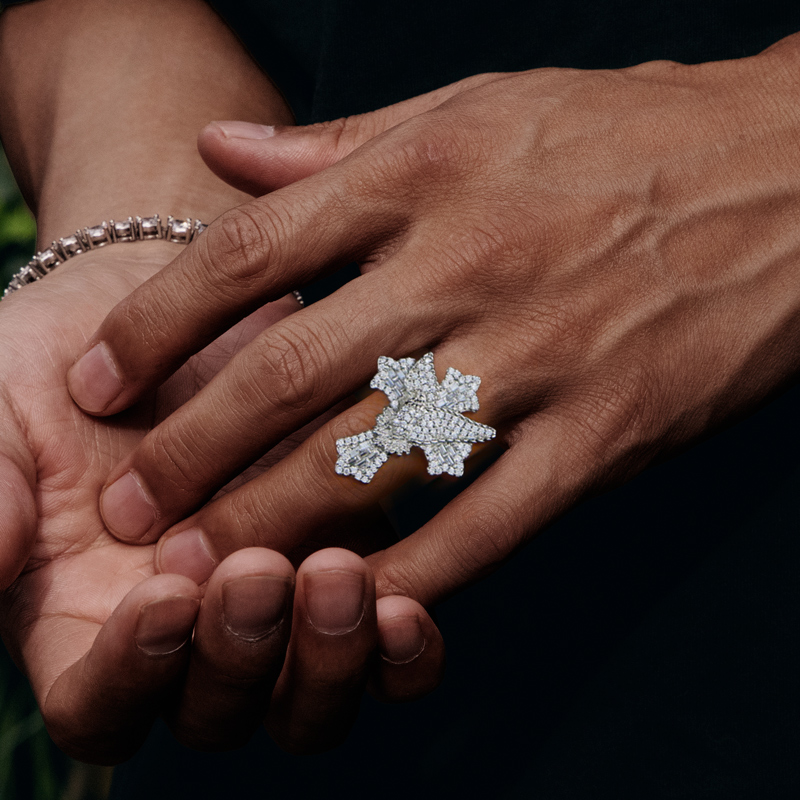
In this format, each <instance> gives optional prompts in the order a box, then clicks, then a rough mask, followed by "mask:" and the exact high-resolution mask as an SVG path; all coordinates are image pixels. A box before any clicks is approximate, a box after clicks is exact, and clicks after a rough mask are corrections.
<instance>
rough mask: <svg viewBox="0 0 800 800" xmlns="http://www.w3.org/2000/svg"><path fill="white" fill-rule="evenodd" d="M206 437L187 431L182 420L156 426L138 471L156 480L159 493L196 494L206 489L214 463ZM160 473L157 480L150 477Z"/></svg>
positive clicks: (162, 494)
mask: <svg viewBox="0 0 800 800" xmlns="http://www.w3.org/2000/svg"><path fill="white" fill-rule="evenodd" d="M201 441H202V439H201V438H200V437H197V436H194V435H192V434H191V432H190V431H187V430H185V428H184V426H183V425H181V424H180V422H179V421H176V422H168V423H166V424H163V425H161V426H159V427H158V428H156V429H154V430H153V431H152V432H151V433H150V434H149V436H148V437H147V439H146V445H145V446H144V447H143V449H142V455H143V456H144V458H142V457H141V456H140V459H139V463H138V464H136V465H135V468H136V469H137V471H139V472H140V473H141V474H143V475H144V476H147V477H145V481H146V482H147V483H148V485H150V484H151V483H154V482H155V483H156V484H157V488H158V490H159V491H158V493H159V495H161V496H162V497H163V496H164V495H165V494H170V495H175V494H179V495H182V496H185V497H192V496H195V495H196V494H197V492H198V489H201V490H202V491H204V490H205V485H203V486H199V485H198V484H199V482H202V484H205V477H206V475H207V472H208V469H209V467H210V466H211V464H210V462H209V459H208V458H207V457H206V456H205V453H204V452H203V448H202V444H201ZM154 473H155V474H156V475H157V480H156V481H149V480H148V478H149V477H150V476H151V475H153V474H154Z"/></svg>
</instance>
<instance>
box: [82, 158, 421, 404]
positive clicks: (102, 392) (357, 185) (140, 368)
mask: <svg viewBox="0 0 800 800" xmlns="http://www.w3.org/2000/svg"><path fill="white" fill-rule="evenodd" d="M357 172H359V171H357ZM368 184H369V185H368ZM371 184H374V180H373V181H369V182H368V181H366V180H363V177H362V176H361V175H360V174H355V175H351V174H350V173H349V172H347V171H344V170H336V169H334V170H331V171H330V172H328V173H326V175H325V177H322V176H319V178H314V179H310V180H309V181H306V182H303V183H302V184H295V185H293V186H289V187H286V188H285V189H283V190H281V191H280V192H276V193H274V194H272V195H269V196H267V197H264V198H259V199H256V200H253V201H251V202H250V203H247V204H245V205H242V206H239V207H238V208H235V209H232V210H230V211H228V212H226V213H225V214H223V215H222V216H221V217H219V218H218V219H217V220H215V221H214V222H213V223H212V224H211V225H210V226H209V228H208V230H206V231H205V232H204V233H203V235H202V236H200V237H198V238H197V239H196V240H195V241H194V242H192V244H191V245H189V246H188V247H186V248H185V249H184V250H183V251H182V252H181V254H180V255H179V256H178V257H177V258H176V259H175V260H174V261H173V262H172V263H171V264H170V265H168V266H167V267H166V268H165V269H163V270H161V271H160V272H159V273H157V274H156V275H155V276H153V278H151V279H150V280H149V281H147V282H145V283H144V284H143V285H142V286H140V287H139V288H138V289H137V290H135V291H134V292H132V293H131V294H129V295H128V296H127V297H126V298H125V299H124V300H123V301H122V302H121V303H119V304H118V305H117V306H116V307H115V308H114V309H113V310H112V311H111V313H110V314H109V315H108V316H107V317H106V319H105V320H104V322H103V323H102V325H101V326H100V328H99V330H98V331H97V332H96V333H95V334H94V336H93V337H92V338H91V340H90V341H89V343H88V344H87V347H86V351H85V353H84V355H83V356H82V357H81V358H80V360H79V361H78V362H77V363H76V364H74V365H73V366H72V368H71V369H70V370H69V372H68V375H67V383H68V386H69V390H70V392H71V394H72V397H73V399H74V400H75V402H76V403H77V404H78V405H79V406H80V407H81V408H82V409H83V410H84V411H87V412H89V413H92V414H104V415H105V414H113V413H116V412H118V411H121V410H123V409H124V408H127V407H128V406H130V405H131V404H132V403H134V402H135V401H136V400H138V399H140V398H141V397H142V396H143V395H144V394H145V393H146V392H147V391H149V390H150V389H152V388H154V387H155V386H156V385H158V384H160V383H162V382H163V381H164V380H165V379H166V378H167V377H168V376H169V375H170V374H172V373H173V372H174V371H175V370H176V369H177V368H178V367H179V366H180V365H181V364H182V363H183V362H184V361H185V360H186V359H187V357H188V356H189V355H191V354H192V353H194V352H197V351H198V350H200V349H202V348H203V347H205V346H206V345H207V344H208V343H209V342H211V341H212V340H214V339H216V338H217V337H218V336H219V335H221V334H222V333H223V332H224V331H225V330H227V329H228V328H229V327H231V326H232V325H233V324H234V323H235V322H237V321H238V320H239V319H241V318H243V317H244V316H246V315H247V314H249V313H251V312H252V311H253V310H254V309H255V308H257V307H259V306H261V305H263V304H264V303H265V302H267V301H270V300H276V299H278V298H279V297H282V296H284V295H285V294H287V293H288V292H290V291H292V290H293V289H297V288H299V287H301V286H302V285H304V284H305V283H307V282H309V281H310V280H312V279H315V278H316V277H318V276H319V275H322V274H325V273H327V272H330V271H332V270H334V269H337V268H338V267H340V266H343V265H344V264H347V263H350V262H352V261H359V260H362V259H363V258H365V257H366V256H367V254H369V253H371V252H372V250H373V247H374V245H375V244H376V243H377V242H385V241H386V240H387V239H389V238H391V237H392V236H394V235H395V234H397V233H399V232H400V231H401V230H402V229H403V227H404V225H405V220H406V219H407V217H408V214H409V210H408V208H407V207H406V205H405V204H403V203H402V202H400V199H399V198H394V199H391V197H388V193H385V192H384V194H387V198H386V200H385V201H382V202H380V203H377V202H375V197H374V196H372V197H371V196H370V195H373V194H374V192H373V190H372V186H371ZM380 191H383V190H380ZM309 311H310V309H309ZM301 316H303V315H301ZM304 319H307V318H305V317H304ZM308 333H309V335H312V336H313V335H322V336H323V337H324V336H325V332H324V331H320V330H319V329H318V328H316V329H315V328H314V327H312V329H311V330H310V331H309V332H308Z"/></svg>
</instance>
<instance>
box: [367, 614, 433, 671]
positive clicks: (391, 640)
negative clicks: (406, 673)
mask: <svg viewBox="0 0 800 800" xmlns="http://www.w3.org/2000/svg"><path fill="white" fill-rule="evenodd" d="M378 642H379V645H380V652H381V657H382V658H384V659H385V660H386V661H388V662H390V663H391V664H408V663H409V662H411V661H413V660H414V659H415V658H418V657H419V655H420V654H421V653H422V651H423V650H424V649H425V636H424V635H423V633H422V627H421V626H420V624H419V619H418V618H417V617H397V618H396V619H391V620H388V621H387V622H385V623H383V624H382V625H381V626H380V628H379V630H378Z"/></svg>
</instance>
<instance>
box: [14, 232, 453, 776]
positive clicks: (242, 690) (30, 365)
mask: <svg viewBox="0 0 800 800" xmlns="http://www.w3.org/2000/svg"><path fill="white" fill-rule="evenodd" d="M177 249H178V248H175V246H174V245H167V244H164V243H141V244H137V245H124V246H123V245H120V246H119V247H114V248H108V249H107V250H103V251H99V252H96V253H89V254H85V255H82V256H80V258H78V259H76V260H75V261H73V262H70V263H69V264H66V265H64V266H62V267H59V269H58V270H57V271H56V272H54V273H53V274H52V275H50V276H48V278H47V279H46V280H44V281H42V282H41V283H38V284H35V285H33V286H29V287H26V288H25V289H23V290H21V291H19V292H18V293H16V294H15V295H13V296H12V297H10V298H8V299H7V300H4V301H3V302H2V306H0V339H1V340H2V342H3V347H2V351H0V375H2V380H3V386H4V391H3V396H2V398H0V414H1V415H2V419H3V426H2V430H1V431H0V492H2V503H0V508H2V516H0V526H1V529H2V533H3V548H2V551H0V585H1V586H3V587H8V588H7V589H6V590H5V591H4V592H3V593H2V596H0V625H2V633H3V638H4V640H5V642H6V644H7V646H8V647H9V649H10V651H11V652H12V654H13V655H14V657H15V660H16V661H17V664H18V665H19V666H20V668H21V669H22V670H23V671H24V672H25V673H26V674H27V676H28V677H29V679H30V681H31V684H32V687H33V690H34V693H35V695H36V698H37V700H38V702H39V705H40V707H41V709H42V714H43V716H44V719H45V722H46V723H47V726H48V730H49V731H50V733H51V735H52V736H53V738H54V740H55V741H56V743H57V744H58V745H59V746H60V747H61V748H62V749H64V750H65V751H67V752H68V753H70V754H71V755H73V756H75V757H78V758H82V759H84V760H89V761H97V762H104V763H113V762H117V761H119V760H122V759H124V758H126V757H128V756H129V755H130V754H131V753H132V752H133V751H135V750H136V748H137V747H138V745H139V744H140V742H141V741H142V739H143V738H144V736H145V735H146V734H147V731H148V729H149V727H150V724H151V723H152V720H153V719H154V718H155V717H156V716H157V715H158V714H159V713H164V714H166V715H167V717H168V719H169V721H170V724H171V726H172V728H173V730H174V731H175V733H176V736H177V737H178V738H179V739H180V740H181V741H183V742H185V743H187V744H190V745H194V746H201V747H204V748H212V747H213V748H221V747H230V746H234V745H236V744H240V743H241V742H242V741H243V740H245V739H246V738H247V737H248V736H249V734H250V733H251V732H252V730H253V728H254V727H255V726H256V725H258V724H260V723H261V721H262V720H263V719H264V718H265V717H266V716H267V715H269V716H268V719H269V724H270V728H271V731H272V733H273V735H274V736H275V737H276V739H277V740H278V741H279V742H280V743H282V744H283V745H284V746H286V747H289V748H292V749H295V750H307V749H320V748H324V747H328V746H331V745H333V744H335V743H337V742H338V741H339V740H340V739H341V738H342V736H343V735H344V734H345V733H346V731H347V727H348V726H349V722H350V721H351V720H352V718H353V714H354V711H355V709H356V708H357V702H358V695H359V694H360V690H361V688H362V686H363V685H364V683H365V682H366V681H367V678H368V677H369V678H370V680H371V681H372V682H373V684H374V690H375V692H376V694H378V695H382V696H383V697H385V698H386V699H389V700H393V699H402V698H403V697H404V696H409V697H414V696H418V694H420V693H424V692H426V691H429V690H430V689H431V688H432V686H433V685H434V684H433V683H432V682H431V681H433V682H434V683H435V681H436V677H435V676H436V675H437V670H438V671H439V672H440V670H441V663H442V658H443V651H442V646H441V639H440V637H439V634H438V631H436V629H435V627H434V626H433V624H432V623H431V622H430V619H429V618H428V617H427V615H426V614H425V612H424V611H422V609H421V608H419V607H418V605H417V604H415V603H413V601H408V600H407V598H398V600H395V601H393V600H392V599H391V598H387V599H386V600H384V601H381V603H379V604H377V605H376V604H375V602H374V582H373V579H372V576H371V573H370V572H369V569H368V568H367V567H366V565H364V564H363V562H362V561H361V560H360V559H359V558H358V557H357V556H355V555H354V554H352V553H346V552H344V551H338V550H333V551H326V552H324V553H318V554H316V555H314V556H312V557H311V558H310V559H308V560H307V561H306V562H305V564H303V565H302V567H301V569H300V572H299V574H298V579H297V583H298V587H299V589H298V591H297V593H296V595H295V598H294V603H295V607H296V608H297V614H296V624H295V625H294V626H292V611H291V609H292V595H293V587H294V570H293V568H292V566H291V565H290V564H289V563H288V562H287V560H286V559H285V558H284V557H283V556H281V555H279V554H277V553H274V552H271V551H266V550H247V551H242V552H239V553H237V554H235V555H234V556H232V557H231V558H229V559H227V560H226V561H224V562H223V563H222V564H220V565H219V567H218V569H217V572H216V573H215V575H214V578H213V579H212V581H210V582H209V585H208V587H207V589H206V591H205V596H203V595H204V592H202V591H201V590H200V588H198V586H197V585H196V583H195V582H194V581H192V580H189V579H188V578H186V577H182V576H178V575H155V574H154V569H153V565H152V562H153V548H152V547H144V548H140V547H131V546H129V545H124V544H121V543H119V542H118V541H117V540H116V539H114V538H113V537H111V536H110V535H109V534H108V532H107V531H106V530H105V528H104V526H103V523H102V520H101V519H100V516H99V514H98V511H97V492H98V491H99V488H100V486H101V485H102V483H103V481H104V479H105V476H106V474H107V473H108V471H109V470H110V469H111V468H112V467H113V465H114V464H115V463H116V462H117V461H118V460H119V459H120V458H121V457H124V456H125V454H126V453H128V452H129V451H130V450H131V449H132V448H134V447H135V446H136V445H137V444H138V443H140V442H141V441H142V439H143V437H144V435H145V433H146V432H147V430H148V429H149V428H150V427H151V426H152V424H153V423H154V422H158V421H159V420H160V419H162V418H163V417H164V416H166V415H167V414H168V413H170V412H171V411H173V410H174V409H176V408H177V407H178V406H179V405H181V403H183V402H184V401H185V400H187V399H188V398H189V397H191V395H192V394H194V393H195V392H196V391H197V389H198V388H200V387H201V386H202V385H203V384H205V382H206V381H207V380H209V379H210V377H211V376H212V375H213V374H214V373H215V372H216V371H217V370H218V369H219V368H220V367H221V366H222V364H224V363H225V362H227V360H228V359H229V358H230V356H231V355H232V354H233V353H234V352H236V351H237V349H239V348H240V347H242V346H244V345H245V344H246V342H247V341H249V340H250V339H252V338H253V336H255V335H256V334H257V333H260V332H261V331H262V330H263V329H264V328H265V327H266V326H267V325H269V324H272V323H273V322H275V321H277V320H279V319H281V318H282V317H284V316H286V315H287V314H289V313H291V312H292V311H293V310H295V309H296V304H295V302H294V300H293V299H292V298H286V299H283V300H280V301H278V302H275V303H272V304H270V305H269V306H266V307H265V308H263V309H261V310H259V311H258V312H256V313H255V314H253V315H251V316H250V317H249V318H248V319H246V320H244V321H243V322H242V323H241V324H239V325H237V326H235V327H234V328H233V329H232V330H231V331H230V332H229V333H228V334H226V336H224V337H222V338H221V339H219V340H218V341H216V342H214V343H213V344H212V345H211V346H209V347H208V348H206V349H205V350H204V351H203V352H202V353H201V354H199V355H198V356H197V357H195V358H193V359H192V360H191V361H190V362H189V363H188V364H187V365H186V366H185V367H184V368H183V369H181V370H179V371H178V372H177V373H176V375H175V376H174V377H173V378H172V379H171V380H170V381H169V382H168V383H167V384H166V385H165V386H163V387H162V388H161V389H160V390H159V391H158V392H157V393H156V394H155V396H151V397H149V398H148V399H147V400H145V401H144V402H142V403H141V404H140V405H139V406H137V408H136V409H134V410H132V411H131V412H129V413H127V414H123V415H120V416H118V417H116V418H115V419H114V420H101V419H94V418H91V417H87V416H86V415H84V414H82V413H80V411H78V410H77V409H76V408H75V406H74V405H73V403H72V402H71V400H70V398H69V395H68V394H67V392H66V391H65V390H64V386H63V380H64V374H65V372H66V370H67V367H68V366H69V364H70V363H71V362H72V360H73V358H74V353H75V351H76V349H78V348H80V346H81V345H82V344H83V343H84V342H85V340H86V334H87V332H88V331H91V330H93V329H94V327H96V325H97V324H98V323H99V322H100V320H101V319H102V318H103V316H104V314H105V313H107V311H108V310H109V309H110V308H112V307H113V305H114V303H116V302H117V301H118V300H119V299H120V298H121V297H123V296H124V295H125V294H127V293H128V292H129V291H131V289H133V288H134V286H136V285H138V283H140V282H141V281H142V280H143V279H144V278H145V277H147V276H148V275H150V274H152V273H153V272H154V271H155V267H156V265H157V264H158V263H159V259H160V263H165V262H166V261H167V260H168V259H169V258H170V257H171V256H172V255H174V253H175V252H176V250H177ZM296 441H297V440H295V441H294V442H286V443H284V445H283V452H286V451H289V450H291V448H292V447H293V446H295V445H296ZM280 452H281V451H280V450H279V451H277V452H273V453H271V454H269V456H268V457H267V458H266V459H264V460H262V462H261V463H260V464H259V465H258V468H257V469H256V470H254V474H257V473H258V472H259V471H263V470H265V469H266V468H267V467H268V466H269V465H270V464H271V463H273V462H274V460H275V459H276V457H278V456H279V455H280ZM309 574H314V575H316V574H323V575H324V578H323V584H322V588H321V589H319V588H318V595H319V594H320V593H321V597H322V599H321V600H320V598H319V596H318V597H317V600H316V601H317V604H318V606H319V605H320V604H322V605H323V607H324V605H325V601H326V598H327V600H328V602H331V598H333V599H338V600H341V598H342V596H343V595H344V596H345V597H346V598H347V597H349V598H350V600H351V603H350V605H351V607H352V606H353V605H354V604H355V603H358V602H359V598H360V601H361V603H362V605H363V615H362V618H361V619H360V621H359V622H358V624H354V625H353V626H352V630H348V631H347V632H345V633H342V632H340V633H339V634H338V635H331V634H329V633H326V632H325V630H324V625H321V626H320V627H321V628H322V630H321V631H317V629H315V628H313V626H311V625H310V623H309V622H308V620H309V615H308V614H306V613H305V610H306V606H307V605H308V602H307V597H306V595H307V592H306V578H307V576H308V575H309ZM356 579H360V583H359V582H358V581H357V580H356ZM325 581H327V582H325ZM359 592H361V594H359ZM362 595H363V596H362ZM354 598H355V599H354ZM201 599H202V602H201ZM237 601H238V602H237ZM226 602H227V605H226V604H225V603H226ZM232 620H233V621H232ZM379 623H380V637H381V641H382V645H381V652H382V653H383V654H384V658H382V659H378V660H377V661H376V662H375V663H374V665H373V655H374V650H375V642H376V639H377V637H378V636H379V633H378V624H379ZM193 629H194V640H193V644H192V645H191V647H190V646H189V641H190V637H191V636H192V632H193ZM290 631H291V641H290ZM415 637H416V638H415ZM420 640H421V642H422V644H421V645H420ZM415 642H416V644H417V645H418V646H419V648H421V649H424V651H423V652H421V653H420V652H416V653H414V652H410V651H409V647H412V648H413V645H414V643H415ZM287 643H288V647H289V653H290V663H287V664H286V665H284V656H285V654H286V648H287ZM404 647H405V650H404V649H403V648H404ZM398 653H399V656H398ZM403 654H405V655H406V656H407V659H405V658H403V657H402V656H403ZM415 655H416V656H417V657H416V658H414V656H415ZM405 660H407V661H408V663H407V664H397V663H394V662H397V661H405ZM276 681H279V683H278V689H277V691H276V692H275V694H274V702H272V700H273V698H272V695H273V692H272V688H273V686H274V685H275V683H276ZM312 690H313V692H314V693H315V694H314V696H315V697H316V700H317V705H315V706H314V707H312V708H309V706H308V697H309V695H310V693H311V691H312ZM304 704H305V705H304ZM268 709H269V710H268Z"/></svg>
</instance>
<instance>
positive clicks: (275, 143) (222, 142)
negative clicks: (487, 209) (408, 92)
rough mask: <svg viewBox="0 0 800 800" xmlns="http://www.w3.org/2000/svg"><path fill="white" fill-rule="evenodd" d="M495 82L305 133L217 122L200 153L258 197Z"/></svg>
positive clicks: (205, 133)
mask: <svg viewBox="0 0 800 800" xmlns="http://www.w3.org/2000/svg"><path fill="white" fill-rule="evenodd" d="M494 77H495V76H492V75H479V76H475V77H474V78H471V79H468V80H466V81H459V82H457V83H454V84H451V85H449V86H443V87H442V88H440V89H436V90H435V91H432V92H428V93H427V94H422V95H419V96H418V97H413V98H411V99H409V100H404V101H403V102H401V103H395V104H394V105H391V106H387V107H386V108H382V109H379V110H378V111H372V112H370V113H367V114H357V115H355V116H352V117H346V118H343V119H337V120H334V121H332V122H321V123H317V124H315V125H307V126H303V127H296V126H273V125H258V124H256V123H252V122H239V121H233V120H229V121H224V122H212V123H210V124H209V125H207V126H206V127H205V128H203V130H202V131H201V132H200V135H199V137H198V139H197V148H198V150H199V151H200V155H201V156H202V157H203V160H204V161H205V162H206V164H207V165H208V166H209V167H210V168H211V170H213V171H214V172H215V173H216V174H217V175H218V176H219V177H220V178H222V180H224V181H226V182H227V183H229V184H231V185H232V186H235V187H236V188H237V189H241V190H242V191H245V192H248V193H249V194H252V195H256V196H258V195H262V194H266V193H267V192H271V191H274V190H275V189H279V188H281V187H283V186H287V185H288V184H290V183H294V182H295V181H298V180H300V179H301V178H306V177H308V176H309V175H313V174H314V173H316V172H319V171H320V170H323V169H325V168H326V167H329V166H331V165H332V164H335V163H336V162H337V161H341V159H343V158H345V157H346V156H348V155H349V154H350V153H352V152H353V151H354V150H356V149H357V148H359V147H361V145H362V144H365V143H366V142H368V141H370V139H374V138H375V137H376V136H380V134H382V133H384V132H385V131H387V130H389V129H390V128H393V127H395V126H396V125H399V124H400V123H401V122H405V121H406V120H408V119H411V118H412V117H415V116H417V115H419V114H423V113H424V112H426V111H430V110H431V109H433V108H436V107H437V106H439V105H441V104H442V103H444V102H445V101H446V100H449V99H450V98H451V97H453V96H455V95H456V94H459V93H460V92H462V91H465V90H466V89H468V88H471V87H473V86H476V85H478V84H479V83H485V82H488V81H491V80H493V79H494Z"/></svg>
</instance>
